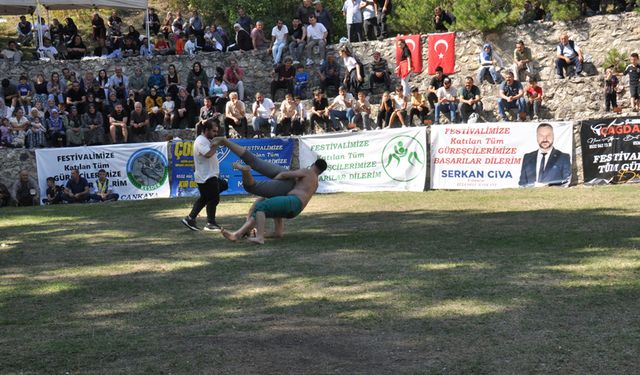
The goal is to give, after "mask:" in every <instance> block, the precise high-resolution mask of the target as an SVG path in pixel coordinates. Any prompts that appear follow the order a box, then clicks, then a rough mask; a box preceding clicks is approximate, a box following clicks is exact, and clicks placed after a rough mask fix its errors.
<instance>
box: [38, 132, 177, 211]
mask: <svg viewBox="0 0 640 375" xmlns="http://www.w3.org/2000/svg"><path fill="white" fill-rule="evenodd" d="M36 163H37V166H38V184H39V185H40V196H42V197H46V190H47V181H46V179H47V177H53V178H54V179H55V180H56V185H63V186H65V185H66V184H67V181H68V180H69V176H70V174H71V170H73V169H78V170H79V172H80V176H82V177H84V178H86V179H87V181H88V182H89V184H91V185H92V186H95V183H96V180H97V179H98V171H99V170H100V169H104V170H105V171H106V172H107V178H108V179H109V182H110V183H111V184H112V185H113V191H114V192H115V193H118V194H119V195H120V199H121V200H139V199H150V198H168V197H169V192H170V186H169V162H168V161H167V142H157V143H132V144H120V145H107V146H85V147H65V148H45V149H38V150H36Z"/></svg>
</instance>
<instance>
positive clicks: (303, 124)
mask: <svg viewBox="0 0 640 375" xmlns="http://www.w3.org/2000/svg"><path fill="white" fill-rule="evenodd" d="M293 100H294V101H295V102H296V114H295V116H293V126H292V127H291V134H293V135H303V134H304V133H305V129H306V128H307V109H306V108H305V106H304V103H303V102H302V98H300V97H299V96H294V97H293Z"/></svg>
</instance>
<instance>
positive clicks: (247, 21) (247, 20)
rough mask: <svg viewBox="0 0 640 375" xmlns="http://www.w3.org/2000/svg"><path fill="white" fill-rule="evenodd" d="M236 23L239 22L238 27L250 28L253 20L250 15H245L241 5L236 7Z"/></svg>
mask: <svg viewBox="0 0 640 375" xmlns="http://www.w3.org/2000/svg"><path fill="white" fill-rule="evenodd" d="M236 23H237V24H240V27H242V28H243V29H244V30H251V25H252V24H253V21H252V20H251V17H249V16H247V13H246V12H245V10H244V8H243V7H238V19H236Z"/></svg>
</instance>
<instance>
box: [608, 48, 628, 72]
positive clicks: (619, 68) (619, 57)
mask: <svg viewBox="0 0 640 375" xmlns="http://www.w3.org/2000/svg"><path fill="white" fill-rule="evenodd" d="M628 59H629V55H627V53H626V52H620V51H619V50H618V49H617V48H612V49H610V50H609V52H607V57H605V59H604V62H603V63H602V68H603V69H606V68H608V67H610V66H612V65H613V69H614V70H615V72H616V73H622V72H623V71H624V68H625V67H626V66H627V60H628Z"/></svg>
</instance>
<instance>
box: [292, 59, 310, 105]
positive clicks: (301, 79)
mask: <svg viewBox="0 0 640 375" xmlns="http://www.w3.org/2000/svg"><path fill="white" fill-rule="evenodd" d="M308 84H309V73H307V72H305V70H304V66H303V65H302V64H298V66H297V67H296V78H295V83H294V85H293V95H295V96H299V97H305V91H306V89H307V85H308Z"/></svg>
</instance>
